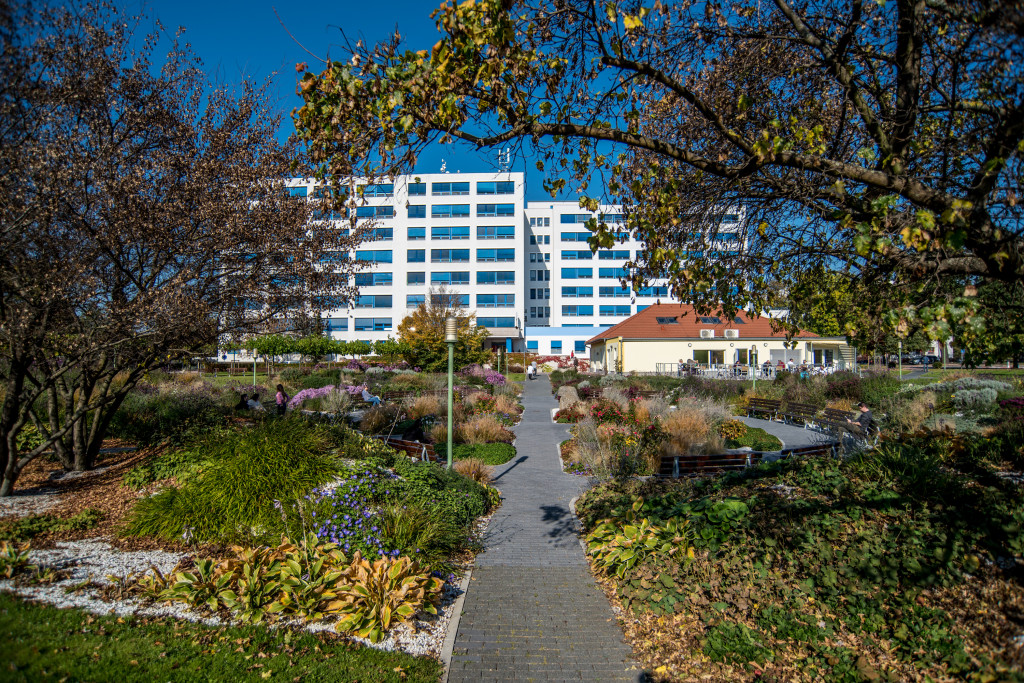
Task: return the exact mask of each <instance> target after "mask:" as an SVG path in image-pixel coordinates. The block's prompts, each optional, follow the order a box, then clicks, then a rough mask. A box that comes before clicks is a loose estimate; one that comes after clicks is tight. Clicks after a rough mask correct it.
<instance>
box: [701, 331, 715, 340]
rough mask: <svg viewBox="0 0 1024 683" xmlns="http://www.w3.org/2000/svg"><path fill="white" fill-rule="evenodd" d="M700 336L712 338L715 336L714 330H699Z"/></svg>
mask: <svg viewBox="0 0 1024 683" xmlns="http://www.w3.org/2000/svg"><path fill="white" fill-rule="evenodd" d="M700 338H701V339H714V338H715V331H714V330H701V331H700Z"/></svg>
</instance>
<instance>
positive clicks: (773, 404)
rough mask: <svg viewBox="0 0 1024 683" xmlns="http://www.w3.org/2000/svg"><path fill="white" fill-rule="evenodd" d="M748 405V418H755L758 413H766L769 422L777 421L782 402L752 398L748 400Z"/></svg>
mask: <svg viewBox="0 0 1024 683" xmlns="http://www.w3.org/2000/svg"><path fill="white" fill-rule="evenodd" d="M747 404H748V405H747V417H754V415H755V414H756V413H766V414H767V415H768V416H769V417H768V419H769V420H775V419H778V415H779V408H780V407H781V406H782V401H775V400H773V399H770V398H751V399H748V400H747Z"/></svg>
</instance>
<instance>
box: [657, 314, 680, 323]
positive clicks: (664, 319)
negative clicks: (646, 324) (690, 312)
mask: <svg viewBox="0 0 1024 683" xmlns="http://www.w3.org/2000/svg"><path fill="white" fill-rule="evenodd" d="M655 320H656V321H657V322H658V324H659V325H677V324H679V318H677V317H675V316H672V317H669V316H660V315H659V316H658V317H656V318H655Z"/></svg>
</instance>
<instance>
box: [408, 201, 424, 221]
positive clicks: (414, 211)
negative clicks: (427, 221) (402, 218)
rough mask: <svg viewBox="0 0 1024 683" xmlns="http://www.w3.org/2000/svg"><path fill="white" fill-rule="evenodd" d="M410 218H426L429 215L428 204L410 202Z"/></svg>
mask: <svg viewBox="0 0 1024 683" xmlns="http://www.w3.org/2000/svg"><path fill="white" fill-rule="evenodd" d="M408 216H409V218H426V217H427V205H426V204H410V205H409V213H408Z"/></svg>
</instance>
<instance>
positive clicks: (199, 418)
mask: <svg viewBox="0 0 1024 683" xmlns="http://www.w3.org/2000/svg"><path fill="white" fill-rule="evenodd" d="M140 389H141V390H140V391H132V392H130V393H129V394H128V396H127V397H126V398H125V400H124V402H123V403H122V404H121V406H120V408H118V410H117V412H116V413H114V417H113V419H111V421H110V427H109V429H108V430H107V435H108V436H110V437H112V438H120V439H127V440H128V441H134V442H136V443H139V444H143V445H146V444H153V443H157V442H159V441H162V440H163V439H167V438H170V439H172V440H176V441H179V442H180V441H182V440H184V439H185V438H187V437H186V435H187V434H188V433H189V432H191V433H197V432H202V431H204V430H207V429H210V428H212V427H214V426H217V425H221V424H223V423H224V415H225V414H226V410H225V409H224V408H221V407H219V406H218V405H217V404H216V402H215V401H214V400H213V397H212V396H211V395H210V394H209V393H207V392H206V391H203V390H192V389H189V388H175V389H174V390H172V391H165V392H158V393H150V389H147V388H146V387H140ZM153 391H155V390H153Z"/></svg>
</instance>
